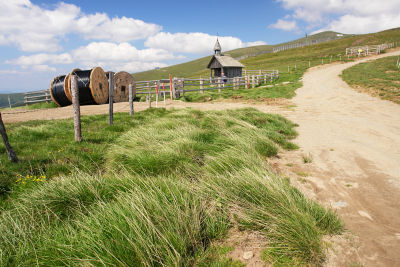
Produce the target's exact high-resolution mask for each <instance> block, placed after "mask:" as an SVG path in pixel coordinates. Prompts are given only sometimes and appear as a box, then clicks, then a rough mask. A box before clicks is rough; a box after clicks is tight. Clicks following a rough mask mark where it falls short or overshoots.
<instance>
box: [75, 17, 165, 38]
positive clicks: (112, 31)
mask: <svg viewBox="0 0 400 267" xmlns="http://www.w3.org/2000/svg"><path fill="white" fill-rule="evenodd" d="M77 26H78V31H79V32H81V33H82V34H83V37H84V38H86V39H96V40H110V41H117V42H125V41H130V40H139V39H145V38H147V37H149V36H152V35H154V34H156V33H157V32H159V31H160V30H161V29H162V27H161V26H159V25H156V24H149V23H145V22H144V21H142V20H138V19H133V18H127V17H122V18H113V19H110V18H109V17H108V16H107V15H106V14H95V15H90V16H85V17H82V18H80V19H79V20H78V21H77Z"/></svg>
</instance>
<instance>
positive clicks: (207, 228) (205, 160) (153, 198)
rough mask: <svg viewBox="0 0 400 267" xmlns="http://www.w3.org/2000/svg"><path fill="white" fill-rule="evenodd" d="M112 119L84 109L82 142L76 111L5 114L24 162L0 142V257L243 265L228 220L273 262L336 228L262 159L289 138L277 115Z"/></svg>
mask: <svg viewBox="0 0 400 267" xmlns="http://www.w3.org/2000/svg"><path fill="white" fill-rule="evenodd" d="M114 122H115V125H114V126H112V127H110V126H107V120H106V116H104V115H101V116H87V117H83V127H82V128H83V130H84V132H83V136H84V140H85V141H84V142H82V143H79V144H77V143H75V142H73V134H72V130H73V127H72V120H60V121H35V122H27V123H24V124H13V125H10V127H9V134H10V140H11V143H12V144H13V145H14V147H15V149H16V151H17V154H18V155H19V156H20V158H21V160H22V162H21V164H20V165H12V167H11V164H10V163H8V161H7V159H6V156H5V155H4V154H5V153H4V148H3V147H2V146H1V145H0V148H1V150H3V151H1V153H0V157H1V164H0V166H2V168H3V166H6V167H5V168H3V169H2V174H3V175H2V179H4V178H5V179H8V178H9V175H7V176H6V175H4V172H9V173H10V174H11V173H13V174H14V176H13V177H14V179H13V181H10V182H11V184H12V189H13V192H12V193H11V195H10V196H9V198H8V200H7V202H4V203H3V204H4V205H3V209H2V210H0V231H1V233H2V234H1V235H0V265H1V266H11V265H14V266H15V265H16V266H19V265H21V266H31V265H47V266H60V265H68V266H77V265H80V266H81V265H105V266H114V265H117V266H163V265H167V266H235V265H236V266H242V264H241V263H240V262H232V260H230V259H229V258H227V257H226V255H225V254H226V252H227V251H229V250H231V249H232V248H231V247H229V246H228V247H227V246H226V245H223V240H224V237H225V236H226V234H227V230H228V229H229V228H231V227H233V226H237V227H239V229H241V231H248V232H256V233H259V234H261V235H263V236H264V237H265V238H266V240H268V243H266V244H264V249H265V251H264V256H265V260H266V261H267V262H269V263H272V262H274V263H275V264H279V263H281V264H286V265H319V264H320V263H321V262H322V261H323V260H324V249H323V244H322V237H323V235H325V234H336V233H340V232H341V230H342V227H343V226H342V223H341V222H340V220H339V219H338V217H337V216H336V214H335V213H333V212H332V211H330V210H327V209H325V208H323V207H322V206H320V205H319V204H317V203H316V202H313V201H311V200H308V199H306V198H305V197H304V196H303V195H302V194H301V193H300V192H299V191H298V190H297V189H295V188H294V187H292V186H291V185H290V181H289V180H288V179H284V178H281V177H279V176H277V175H276V174H274V173H272V172H271V171H270V170H269V167H268V164H267V162H266V158H267V157H271V156H274V155H276V154H277V153H278V151H279V149H295V148H296V146H295V145H294V144H293V143H291V142H290V139H292V138H294V137H295V136H296V135H297V133H296V132H295V130H294V127H295V125H294V124H293V123H291V122H290V121H288V120H286V119H284V118H283V117H281V116H279V115H271V114H265V113H261V112H259V111H256V110H254V109H242V110H230V111H220V112H216V111H209V112H201V111H197V110H191V109H185V110H170V111H166V110H165V109H149V110H147V111H144V112H140V113H137V114H135V116H133V117H130V116H129V115H128V114H126V113H124V114H116V116H115V120H114ZM22 136H23V137H24V138H20V137H22ZM29 151H30V152H29ZM9 169H12V170H9ZM54 175H56V177H51V176H54ZM57 175H58V176H57ZM215 241H218V242H215ZM217 243H218V244H219V245H217ZM221 244H222V245H221Z"/></svg>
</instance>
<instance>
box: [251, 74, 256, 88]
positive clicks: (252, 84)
mask: <svg viewBox="0 0 400 267" xmlns="http://www.w3.org/2000/svg"><path fill="white" fill-rule="evenodd" d="M255 82H256V81H255V77H254V75H252V76H251V88H254V87H255Z"/></svg>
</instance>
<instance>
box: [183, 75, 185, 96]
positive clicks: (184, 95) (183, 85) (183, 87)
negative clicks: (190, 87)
mask: <svg viewBox="0 0 400 267" xmlns="http://www.w3.org/2000/svg"><path fill="white" fill-rule="evenodd" d="M182 97H185V79H183V78H182Z"/></svg>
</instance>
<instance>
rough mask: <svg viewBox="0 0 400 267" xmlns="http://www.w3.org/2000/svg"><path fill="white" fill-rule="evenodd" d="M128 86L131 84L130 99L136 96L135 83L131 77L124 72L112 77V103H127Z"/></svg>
mask: <svg viewBox="0 0 400 267" xmlns="http://www.w3.org/2000/svg"><path fill="white" fill-rule="evenodd" d="M129 84H132V97H133V98H135V96H136V83H135V80H134V79H133V77H132V75H131V74H129V73H128V72H126V71H120V72H117V73H116V74H115V75H114V102H115V103H117V102H128V101H129Z"/></svg>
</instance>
